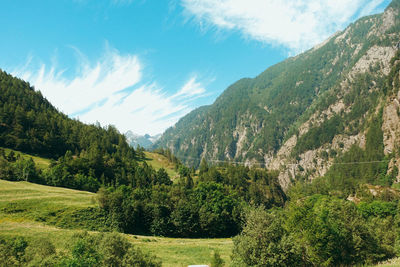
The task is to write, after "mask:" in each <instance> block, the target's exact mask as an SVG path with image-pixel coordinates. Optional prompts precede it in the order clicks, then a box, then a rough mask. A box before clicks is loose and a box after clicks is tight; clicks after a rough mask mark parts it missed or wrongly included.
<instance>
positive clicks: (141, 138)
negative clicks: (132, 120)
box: [125, 131, 161, 149]
mask: <svg viewBox="0 0 400 267" xmlns="http://www.w3.org/2000/svg"><path fill="white" fill-rule="evenodd" d="M125 136H126V139H127V141H128V143H129V145H130V146H131V147H133V148H136V147H137V146H138V145H139V146H141V147H143V148H146V149H147V148H150V147H151V146H152V145H153V144H154V143H155V142H156V141H157V140H158V139H159V138H160V136H161V134H157V135H155V136H150V135H149V134H145V135H138V134H135V133H133V132H132V131H127V132H126V133H125Z"/></svg>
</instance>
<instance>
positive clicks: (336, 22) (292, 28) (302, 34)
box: [181, 0, 384, 53]
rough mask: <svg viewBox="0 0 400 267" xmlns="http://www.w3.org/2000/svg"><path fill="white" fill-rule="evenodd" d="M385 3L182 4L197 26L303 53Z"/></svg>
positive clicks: (190, 0) (195, 0) (257, 0)
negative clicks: (238, 34)
mask: <svg viewBox="0 0 400 267" xmlns="http://www.w3.org/2000/svg"><path fill="white" fill-rule="evenodd" d="M383 2H384V0H373V1H371V0H314V1H309V0H268V1H266V0H251V1H243V0H181V5H182V6H183V8H184V10H185V13H186V14H187V15H188V16H189V17H193V18H194V19H195V21H197V22H198V23H199V25H200V26H201V27H202V28H204V27H206V28H207V27H211V28H215V27H216V28H217V29H224V30H231V31H232V30H233V31H239V32H241V33H242V34H243V35H244V36H245V37H246V38H251V39H255V40H258V41H260V42H263V43H269V44H273V45H283V46H285V47H286V48H288V49H289V50H290V52H291V53H298V52H301V51H304V50H306V49H308V48H311V47H312V46H314V45H316V44H318V43H319V42H321V41H323V40H324V39H326V38H327V37H328V36H329V35H331V34H332V33H333V32H335V31H337V30H340V29H343V28H344V27H345V26H346V25H347V24H348V23H349V22H350V21H351V20H352V19H354V18H355V17H356V18H357V17H360V16H363V15H367V14H370V13H371V12H373V11H374V10H375V9H376V8H377V7H378V6H379V5H380V4H382V3H383Z"/></svg>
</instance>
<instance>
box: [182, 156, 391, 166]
mask: <svg viewBox="0 0 400 267" xmlns="http://www.w3.org/2000/svg"><path fill="white" fill-rule="evenodd" d="M180 158H184V159H192V160H199V161H201V160H202V159H203V158H194V157H180ZM204 159H205V160H206V161H207V162H215V163H230V164H240V165H246V164H250V165H257V164H258V165H266V163H265V162H261V161H251V162H244V161H230V160H219V159H208V160H207V159H206V158H204ZM389 161H390V160H373V161H354V162H333V163H332V165H357V164H372V163H383V162H389ZM284 165H286V166H296V165H299V164H298V163H288V164H284Z"/></svg>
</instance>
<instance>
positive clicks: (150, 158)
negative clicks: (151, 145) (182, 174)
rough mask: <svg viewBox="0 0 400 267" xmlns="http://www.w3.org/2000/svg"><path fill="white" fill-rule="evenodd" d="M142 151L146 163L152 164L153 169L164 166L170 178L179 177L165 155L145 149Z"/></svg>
mask: <svg viewBox="0 0 400 267" xmlns="http://www.w3.org/2000/svg"><path fill="white" fill-rule="evenodd" d="M144 153H145V155H146V160H145V161H146V163H147V164H149V165H151V166H153V168H154V169H156V170H158V169H161V168H164V169H165V170H166V171H167V173H168V175H169V177H170V178H171V180H175V179H176V178H177V177H179V174H178V173H177V172H176V171H175V165H174V164H173V163H172V162H170V161H169V160H168V159H167V158H166V157H165V156H163V155H161V154H158V153H152V152H147V151H145V152H144Z"/></svg>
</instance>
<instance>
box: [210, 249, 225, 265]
mask: <svg viewBox="0 0 400 267" xmlns="http://www.w3.org/2000/svg"><path fill="white" fill-rule="evenodd" d="M223 266H224V260H223V259H222V258H221V256H220V255H219V252H218V251H214V254H213V257H212V259H211V267H223Z"/></svg>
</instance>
